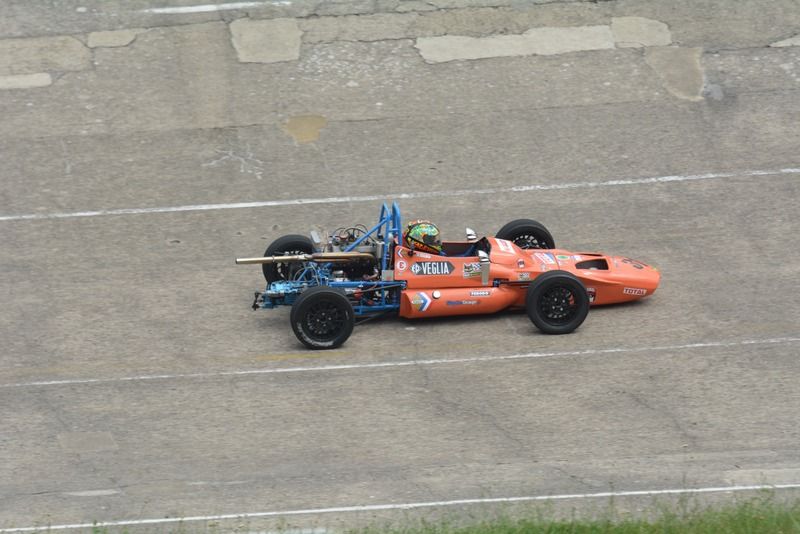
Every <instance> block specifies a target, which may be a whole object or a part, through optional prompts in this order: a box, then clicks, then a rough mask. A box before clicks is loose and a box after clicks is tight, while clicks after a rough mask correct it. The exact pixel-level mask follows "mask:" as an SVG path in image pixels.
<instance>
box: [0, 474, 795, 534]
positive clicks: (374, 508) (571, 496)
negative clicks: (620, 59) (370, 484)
mask: <svg viewBox="0 0 800 534" xmlns="http://www.w3.org/2000/svg"><path fill="white" fill-rule="evenodd" d="M781 489H800V484H776V485H769V484H759V485H753V486H717V487H708V488H674V489H660V490H632V491H603V492H599V493H567V494H562V495H525V496H522V497H496V498H483V499H458V500H452V501H430V502H410V503H398V504H368V505H361V506H341V507H336V508H309V509H306V510H284V511H274V512H242V513H239V514H220V515H198V516H190V517H165V518H158V519H130V520H126V521H100V522H97V523H74V524H66V525H47V526H41V527H19V528H2V529H0V533H3V534H5V533H11V532H41V531H42V529H44V530H46V531H47V532H50V531H53V530H67V529H80V528H85V529H88V528H105V527H125V526H141V525H163V524H169V523H189V522H196V521H222V520H226V519H238V520H244V519H256V518H263V517H283V516H292V515H317V514H336V513H339V514H341V513H351V512H379V511H386V510H414V509H419V508H437V507H442V506H464V505H470V504H502V503H518V502H534V501H565V500H576V499H608V498H614V497H652V496H658V495H698V494H703V493H728V492H738V491H762V490H781Z"/></svg>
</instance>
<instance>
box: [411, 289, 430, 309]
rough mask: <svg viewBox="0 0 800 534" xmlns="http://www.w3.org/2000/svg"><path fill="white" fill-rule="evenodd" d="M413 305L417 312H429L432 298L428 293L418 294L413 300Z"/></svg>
mask: <svg viewBox="0 0 800 534" xmlns="http://www.w3.org/2000/svg"><path fill="white" fill-rule="evenodd" d="M411 305H412V306H414V308H415V309H416V310H417V311H421V312H424V311H427V310H428V307H430V305H431V298H430V297H429V296H428V295H427V293H417V294H416V295H414V297H413V298H412V299H411Z"/></svg>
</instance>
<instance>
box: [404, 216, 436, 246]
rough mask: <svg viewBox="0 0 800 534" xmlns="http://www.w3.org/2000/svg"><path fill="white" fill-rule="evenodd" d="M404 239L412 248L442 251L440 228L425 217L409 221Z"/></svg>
mask: <svg viewBox="0 0 800 534" xmlns="http://www.w3.org/2000/svg"><path fill="white" fill-rule="evenodd" d="M403 240H404V241H405V245H406V246H407V247H408V248H410V249H414V250H419V251H420V252H430V253H432V254H441V252H442V240H441V237H440V236H439V229H438V228H437V227H436V225H435V224H433V223H432V222H430V221H426V220H424V219H417V220H416V221H411V222H410V223H408V226H406V232H405V235H404V238H403Z"/></svg>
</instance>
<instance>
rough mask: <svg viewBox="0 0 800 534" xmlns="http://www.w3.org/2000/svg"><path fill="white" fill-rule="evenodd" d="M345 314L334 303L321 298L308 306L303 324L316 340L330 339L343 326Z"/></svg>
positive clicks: (337, 333)
mask: <svg viewBox="0 0 800 534" xmlns="http://www.w3.org/2000/svg"><path fill="white" fill-rule="evenodd" d="M346 320H347V314H346V313H345V312H344V310H342V309H341V308H340V307H339V306H337V305H336V304H335V303H333V302H330V301H326V300H322V301H320V302H317V303H315V304H314V305H313V306H311V308H309V310H308V313H306V316H305V319H304V320H303V326H304V327H305V330H306V332H307V333H308V334H309V335H310V337H312V338H314V340H316V341H331V340H333V339H334V338H335V337H336V336H337V335H339V332H341V331H342V328H344V324H345V321H346Z"/></svg>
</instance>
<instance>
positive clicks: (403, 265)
mask: <svg viewBox="0 0 800 534" xmlns="http://www.w3.org/2000/svg"><path fill="white" fill-rule="evenodd" d="M394 266H395V267H397V270H398V271H405V270H406V268H408V264H407V263H406V262H405V261H404V260H397V262H396V263H395V264H394Z"/></svg>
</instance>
